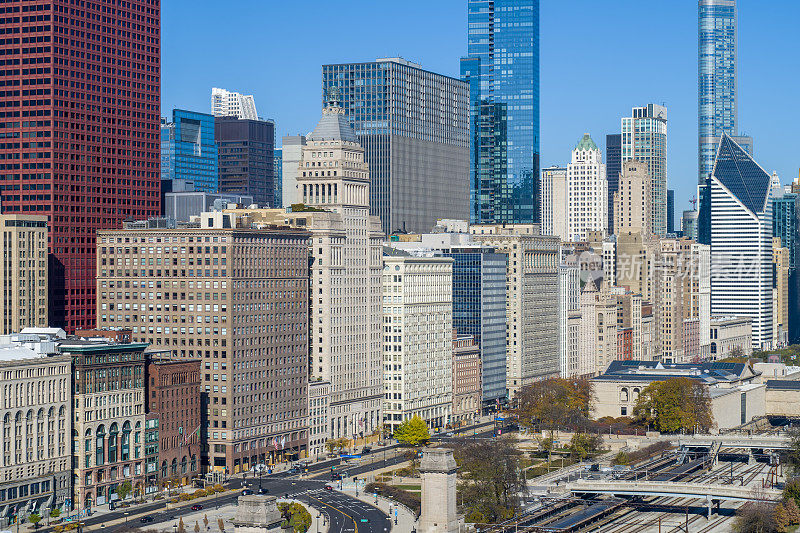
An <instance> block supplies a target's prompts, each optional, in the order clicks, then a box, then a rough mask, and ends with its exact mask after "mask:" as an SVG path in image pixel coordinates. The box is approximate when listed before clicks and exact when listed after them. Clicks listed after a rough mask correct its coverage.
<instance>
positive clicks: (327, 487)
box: [325, 485, 333, 491]
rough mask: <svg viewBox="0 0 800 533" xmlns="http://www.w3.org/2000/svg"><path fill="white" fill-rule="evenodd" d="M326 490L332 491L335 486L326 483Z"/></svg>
mask: <svg viewBox="0 0 800 533" xmlns="http://www.w3.org/2000/svg"><path fill="white" fill-rule="evenodd" d="M325 490H331V491H332V490H333V487H331V486H330V485H325Z"/></svg>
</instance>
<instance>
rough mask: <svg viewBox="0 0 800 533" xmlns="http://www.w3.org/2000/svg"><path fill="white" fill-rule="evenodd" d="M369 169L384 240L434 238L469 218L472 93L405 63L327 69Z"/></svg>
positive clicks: (329, 88) (327, 84)
mask: <svg viewBox="0 0 800 533" xmlns="http://www.w3.org/2000/svg"><path fill="white" fill-rule="evenodd" d="M322 94H323V99H328V98H329V97H330V98H333V97H338V99H339V102H340V104H341V106H342V108H343V109H344V111H345V115H346V116H347V119H348V120H349V121H350V123H351V124H352V125H353V128H354V129H355V132H356V134H357V136H358V142H359V144H360V145H361V146H362V148H363V149H364V158H365V161H366V162H367V164H368V165H369V169H370V214H372V215H375V216H377V217H379V218H380V219H381V223H382V228H383V232H384V233H385V234H387V235H388V234H390V233H391V232H393V231H396V230H402V231H409V232H424V231H429V230H430V229H431V228H432V227H433V226H434V225H435V224H436V220H438V219H440V218H455V219H462V220H463V219H466V218H467V215H468V213H469V89H468V86H467V84H466V83H464V82H462V81H460V80H457V79H453V78H450V77H448V76H443V75H441V74H436V73H434V72H430V71H427V70H424V69H423V68H422V67H421V66H420V65H416V64H414V63H411V62H409V61H406V60H404V59H402V58H383V59H378V60H376V61H374V62H366V63H345V64H339V65H323V67H322Z"/></svg>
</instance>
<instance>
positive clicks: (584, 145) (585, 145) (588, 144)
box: [575, 133, 600, 152]
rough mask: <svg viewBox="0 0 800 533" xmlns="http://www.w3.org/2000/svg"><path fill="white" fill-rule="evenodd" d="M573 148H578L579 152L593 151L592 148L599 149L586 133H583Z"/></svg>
mask: <svg viewBox="0 0 800 533" xmlns="http://www.w3.org/2000/svg"><path fill="white" fill-rule="evenodd" d="M575 150H578V151H579V152H581V151H584V150H592V151H594V150H600V148H598V147H597V145H596V144H595V142H594V141H593V140H592V136H591V135H589V134H588V133H584V134H583V138H582V139H581V140H580V141H578V144H577V145H576V146H575Z"/></svg>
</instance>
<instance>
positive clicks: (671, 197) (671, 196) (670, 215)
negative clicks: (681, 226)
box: [667, 189, 675, 234]
mask: <svg viewBox="0 0 800 533" xmlns="http://www.w3.org/2000/svg"><path fill="white" fill-rule="evenodd" d="M667 233H668V234H674V233H675V191H674V190H672V189H667Z"/></svg>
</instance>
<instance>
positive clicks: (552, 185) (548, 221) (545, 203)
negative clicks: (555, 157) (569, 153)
mask: <svg viewBox="0 0 800 533" xmlns="http://www.w3.org/2000/svg"><path fill="white" fill-rule="evenodd" d="M541 202H542V235H556V236H558V237H560V238H561V240H562V241H567V240H569V233H568V228H567V212H568V211H569V210H568V209H567V169H566V168H563V167H549V168H543V169H542V179H541Z"/></svg>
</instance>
